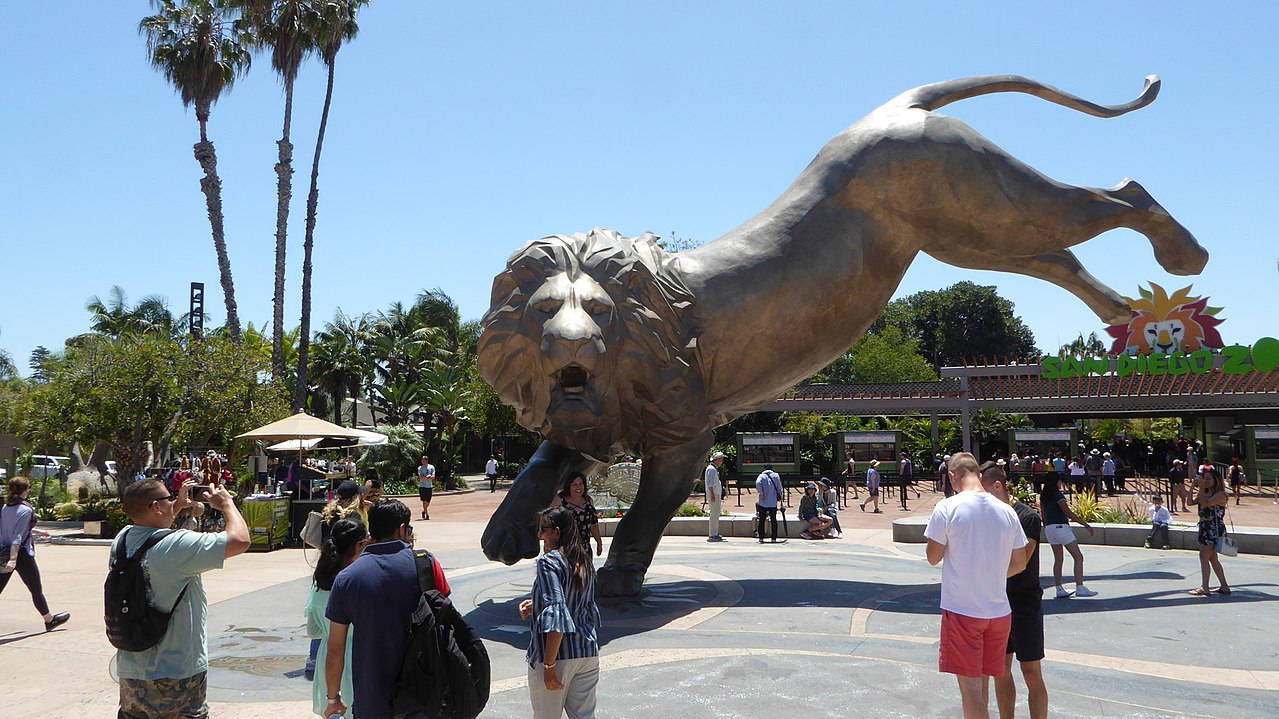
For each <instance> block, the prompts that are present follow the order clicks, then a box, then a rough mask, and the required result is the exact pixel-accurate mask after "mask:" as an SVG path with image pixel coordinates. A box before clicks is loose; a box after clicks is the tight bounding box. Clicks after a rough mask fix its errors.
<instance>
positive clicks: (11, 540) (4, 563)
mask: <svg viewBox="0 0 1279 719" xmlns="http://www.w3.org/2000/svg"><path fill="white" fill-rule="evenodd" d="M30 491H31V482H30V481H29V480H28V479H27V478H26V477H14V478H13V479H11V480H9V496H8V497H6V498H5V501H4V507H3V508H0V592H3V591H4V588H5V586H7V585H8V584H9V578H10V577H12V576H13V575H14V573H15V572H17V574H18V576H19V577H22V583H23V584H25V585H27V590H28V591H30V592H31V601H32V602H33V603H34V604H35V605H36V611H37V612H40V616H41V617H42V618H43V619H44V630H45V631H46V632H51V631H53V630H54V629H55V628H56V627H58V626H60V625H62V624H65V623H66V621H67V620H68V619H70V618H71V614H70V613H68V612H61V613H59V614H50V613H49V602H47V601H45V598H44V587H43V586H42V585H41V584H40V568H39V567H37V566H36V548H35V545H34V544H32V542H31V535H33V534H34V535H37V536H43V537H47V536H49V535H48V534H47V533H45V532H42V531H40V530H38V529H36V513H35V510H34V509H32V507H31V504H30V503H29V502H27V493H28V492H30Z"/></svg>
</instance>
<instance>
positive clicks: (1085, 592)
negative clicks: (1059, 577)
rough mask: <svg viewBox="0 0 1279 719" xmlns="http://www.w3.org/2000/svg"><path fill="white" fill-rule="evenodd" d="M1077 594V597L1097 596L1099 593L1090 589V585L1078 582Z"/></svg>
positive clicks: (1076, 586)
mask: <svg viewBox="0 0 1279 719" xmlns="http://www.w3.org/2000/svg"><path fill="white" fill-rule="evenodd" d="M1075 596H1076V597H1095V596H1097V593H1096V592H1094V591H1093V590H1091V589H1089V588H1088V587H1085V586H1084V585H1082V584H1076V585H1075Z"/></svg>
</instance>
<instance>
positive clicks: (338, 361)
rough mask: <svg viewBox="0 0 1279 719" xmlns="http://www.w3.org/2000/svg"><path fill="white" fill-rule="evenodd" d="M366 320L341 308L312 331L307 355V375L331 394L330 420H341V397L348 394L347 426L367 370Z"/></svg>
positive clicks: (352, 423) (355, 408) (352, 422)
mask: <svg viewBox="0 0 1279 719" xmlns="http://www.w3.org/2000/svg"><path fill="white" fill-rule="evenodd" d="M368 336H369V322H368V319H367V318H366V317H364V316H360V317H349V316H347V315H346V314H345V313H343V312H342V310H341V309H339V310H338V311H337V313H336V314H335V315H334V316H333V321H332V322H329V323H327V324H326V325H325V326H324V330H323V331H321V332H319V333H318V334H317V335H316V342H315V346H314V349H315V352H314V354H312V355H311V377H312V378H313V379H314V381H315V385H316V386H317V387H318V388H319V389H321V390H323V391H324V392H326V393H327V394H328V395H329V396H330V397H332V398H333V422H334V423H335V424H341V423H342V416H341V412H342V401H343V400H345V399H346V398H347V397H350V398H351V426H352V427H354V426H355V425H356V422H357V417H356V410H357V406H356V403H355V400H357V399H359V395H360V387H361V386H362V385H363V384H364V378H365V375H366V373H367V372H368V371H369V367H368V360H367V358H366V357H365V354H364V349H365V344H366V342H367V339H368Z"/></svg>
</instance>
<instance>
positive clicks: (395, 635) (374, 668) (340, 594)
mask: <svg viewBox="0 0 1279 719" xmlns="http://www.w3.org/2000/svg"><path fill="white" fill-rule="evenodd" d="M410 519H411V517H410V514H409V508H408V507H406V506H405V505H404V503H403V502H400V501H399V500H397V499H384V500H381V501H379V502H376V503H375V504H374V505H373V506H372V507H371V508H370V509H369V535H370V536H371V538H372V540H373V544H370V545H369V546H367V547H365V548H364V552H363V553H362V554H361V555H360V556H359V557H358V558H357V559H356V560H355V561H354V562H352V563H351V565H350V566H348V567H347V568H346V569H343V570H342V571H341V572H340V573H338V576H337V579H335V580H334V581H333V591H332V593H331V594H330V595H329V603H328V606H327V608H326V609H325V616H326V617H327V618H328V620H329V651H328V656H327V657H325V680H326V681H327V686H328V687H329V689H328V696H327V697H326V699H327V704H328V706H327V707H326V709H325V711H324V716H335V715H336V716H341V715H344V714H346V710H347V708H348V706H349V705H348V704H347V702H350V701H351V699H352V698H351V697H342V696H341V695H340V694H339V691H338V689H339V687H341V684H342V682H341V679H342V669H343V665H344V662H345V652H344V648H345V647H346V635H347V632H348V631H349V630H350V629H351V628H352V627H353V628H354V631H355V635H354V637H353V641H352V642H351V686H352V689H353V691H354V693H355V697H354V702H352V704H353V705H354V706H353V707H352V709H353V711H354V714H355V716H357V717H399V716H411V715H412V714H407V715H406V714H404V713H402V712H398V711H397V707H395V706H394V700H395V682H396V679H397V678H398V677H399V674H400V665H401V663H402V662H403V659H404V652H405V650H406V648H407V647H408V639H409V633H408V630H409V622H410V618H411V615H412V614H413V610H414V609H416V608H417V604H418V599H419V597H421V590H420V588H419V586H418V579H417V560H416V559H415V558H414V553H413V526H412V525H411V524H410V523H409V522H410ZM432 570H433V576H432V579H433V583H434V586H435V589H436V590H438V591H439V592H440V593H441V594H443V595H445V596H448V594H449V585H448V581H447V580H446V579H445V578H444V572H443V571H442V570H441V569H440V565H439V562H435V561H433V562H432Z"/></svg>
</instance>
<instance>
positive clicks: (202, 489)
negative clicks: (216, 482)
mask: <svg viewBox="0 0 1279 719" xmlns="http://www.w3.org/2000/svg"><path fill="white" fill-rule="evenodd" d="M212 491H213V487H211V486H209V485H207V484H195V485H192V486H191V487H190V488H189V489H188V493H187V496H188V497H190V498H191V499H194V500H195V501H197V502H199V501H201V500H203V499H207V498H208V497H207V496H206V495H208V494H209V492H212Z"/></svg>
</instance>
